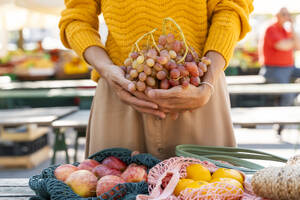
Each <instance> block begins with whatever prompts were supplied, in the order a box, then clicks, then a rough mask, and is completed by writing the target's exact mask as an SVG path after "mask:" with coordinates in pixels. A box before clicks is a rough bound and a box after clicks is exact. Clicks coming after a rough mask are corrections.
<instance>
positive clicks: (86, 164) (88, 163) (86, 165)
mask: <svg viewBox="0 0 300 200" xmlns="http://www.w3.org/2000/svg"><path fill="white" fill-rule="evenodd" d="M98 165H100V163H99V162H97V161H96V160H92V159H86V160H84V161H82V162H81V163H80V164H79V165H78V169H86V170H89V171H92V170H93V169H94V168H95V167H96V166H98Z"/></svg>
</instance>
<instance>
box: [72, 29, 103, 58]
mask: <svg viewBox="0 0 300 200" xmlns="http://www.w3.org/2000/svg"><path fill="white" fill-rule="evenodd" d="M69 44H70V46H71V47H72V49H73V50H74V51H75V52H76V53H77V54H78V55H79V56H81V57H82V58H84V57H83V54H84V51H85V50H86V49H87V48H88V47H90V46H98V47H100V48H103V49H105V46H104V45H103V44H102V43H101V39H100V36H99V34H98V33H94V32H93V31H90V30H79V31H77V32H74V33H73V34H72V36H71V39H70V40H69Z"/></svg>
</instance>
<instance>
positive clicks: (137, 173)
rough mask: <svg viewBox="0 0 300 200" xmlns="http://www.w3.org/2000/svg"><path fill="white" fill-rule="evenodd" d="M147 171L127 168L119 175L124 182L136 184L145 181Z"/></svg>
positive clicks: (134, 167)
mask: <svg viewBox="0 0 300 200" xmlns="http://www.w3.org/2000/svg"><path fill="white" fill-rule="evenodd" d="M147 176H148V175H147V171H146V170H145V168H144V167H141V166H131V167H128V168H127V169H126V170H125V171H124V172H123V173H122V175H121V177H122V178H123V179H124V180H125V181H126V182H132V183H137V182H141V181H147Z"/></svg>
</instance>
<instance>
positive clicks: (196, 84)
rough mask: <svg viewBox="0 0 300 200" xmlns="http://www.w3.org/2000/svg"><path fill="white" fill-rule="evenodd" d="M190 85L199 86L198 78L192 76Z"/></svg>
mask: <svg viewBox="0 0 300 200" xmlns="http://www.w3.org/2000/svg"><path fill="white" fill-rule="evenodd" d="M191 84H193V85H194V86H196V87H198V86H199V85H200V78H199V77H195V76H192V77H191Z"/></svg>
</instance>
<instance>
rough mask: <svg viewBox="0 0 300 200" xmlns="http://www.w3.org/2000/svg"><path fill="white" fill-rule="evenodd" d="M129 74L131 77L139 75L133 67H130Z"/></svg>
mask: <svg viewBox="0 0 300 200" xmlns="http://www.w3.org/2000/svg"><path fill="white" fill-rule="evenodd" d="M129 74H130V76H131V78H136V77H138V75H139V74H138V72H137V71H136V70H135V69H132V70H131V71H130V73H129Z"/></svg>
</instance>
